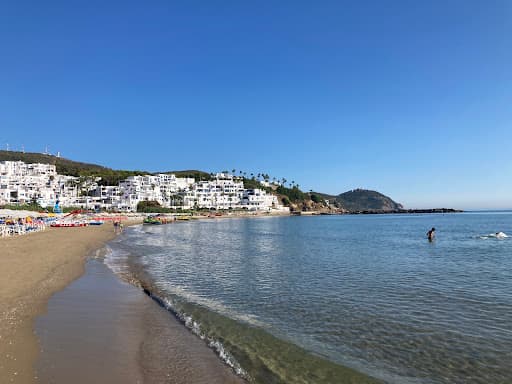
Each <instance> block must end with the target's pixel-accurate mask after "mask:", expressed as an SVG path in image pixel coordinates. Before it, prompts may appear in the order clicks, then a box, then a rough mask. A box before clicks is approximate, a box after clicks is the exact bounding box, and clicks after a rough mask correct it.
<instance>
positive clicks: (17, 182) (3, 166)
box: [0, 161, 78, 206]
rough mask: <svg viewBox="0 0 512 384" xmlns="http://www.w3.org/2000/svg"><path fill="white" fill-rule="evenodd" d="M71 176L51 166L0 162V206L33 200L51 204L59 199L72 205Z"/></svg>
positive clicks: (73, 186)
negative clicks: (60, 172)
mask: <svg viewBox="0 0 512 384" xmlns="http://www.w3.org/2000/svg"><path fill="white" fill-rule="evenodd" d="M75 180H76V178H75V177H72V176H64V175H59V174H57V170H56V167H55V165H51V164H39V163H35V164H26V163H24V162H22V161H3V162H0V204H27V203H30V202H32V201H37V202H38V203H39V204H41V205H42V206H45V205H53V204H55V201H56V200H57V199H59V200H60V201H61V202H62V203H63V204H67V203H72V202H73V200H74V199H75V198H76V197H77V196H78V188H77V184H76V183H75V182H74V181H75Z"/></svg>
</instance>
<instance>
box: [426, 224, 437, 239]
mask: <svg viewBox="0 0 512 384" xmlns="http://www.w3.org/2000/svg"><path fill="white" fill-rule="evenodd" d="M435 236H436V229H435V228H434V227H432V229H431V230H430V231H428V232H427V238H428V241H432V240H434V238H435Z"/></svg>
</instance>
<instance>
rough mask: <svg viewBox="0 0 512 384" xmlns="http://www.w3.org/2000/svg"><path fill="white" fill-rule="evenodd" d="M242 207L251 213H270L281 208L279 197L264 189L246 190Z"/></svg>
mask: <svg viewBox="0 0 512 384" xmlns="http://www.w3.org/2000/svg"><path fill="white" fill-rule="evenodd" d="M242 207H244V208H247V209H248V210H250V211H270V210H272V209H278V208H279V202H278V201H277V197H276V196H274V195H272V194H268V193H267V192H266V191H264V190H263V189H259V188H255V189H246V190H244V194H243V198H242Z"/></svg>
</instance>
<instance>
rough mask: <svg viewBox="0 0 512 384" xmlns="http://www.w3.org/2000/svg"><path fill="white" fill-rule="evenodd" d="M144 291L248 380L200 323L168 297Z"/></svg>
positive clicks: (238, 365) (235, 361)
mask: <svg viewBox="0 0 512 384" xmlns="http://www.w3.org/2000/svg"><path fill="white" fill-rule="evenodd" d="M144 292H145V293H146V294H147V295H148V296H150V297H151V298H152V299H153V300H155V301H156V302H157V303H159V304H160V305H161V306H162V307H164V308H165V309H167V310H168V311H169V312H171V313H172V314H173V315H174V316H175V317H176V318H177V319H178V320H180V321H181V322H182V323H183V324H184V325H185V327H186V328H187V329H189V330H190V331H191V332H192V333H193V334H194V335H196V336H198V337H199V338H200V339H201V340H204V341H205V343H206V344H207V345H208V347H210V348H211V349H213V350H214V351H215V352H216V353H217V355H218V356H219V357H220V359H221V360H222V361H223V362H224V363H225V364H226V365H228V366H229V367H230V368H231V369H232V370H233V371H234V372H235V373H236V374H237V375H238V376H240V377H242V378H244V379H247V380H250V376H249V374H248V373H247V372H246V371H245V370H244V369H243V368H242V367H241V365H240V364H239V363H238V361H237V360H236V359H235V358H234V357H233V355H231V354H230V353H229V352H228V351H227V350H226V349H225V348H224V346H223V345H222V343H221V342H220V341H219V340H216V339H214V338H211V337H209V336H208V335H207V334H206V332H204V331H203V330H202V328H201V324H200V323H199V322H197V321H196V320H194V318H193V317H192V316H191V315H188V314H186V313H182V312H180V311H179V310H177V309H176V305H175V303H174V302H173V300H172V299H170V298H164V299H162V298H161V297H159V296H156V295H154V294H153V293H152V292H151V291H149V290H148V289H146V288H144Z"/></svg>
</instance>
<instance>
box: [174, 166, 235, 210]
mask: <svg viewBox="0 0 512 384" xmlns="http://www.w3.org/2000/svg"><path fill="white" fill-rule="evenodd" d="M243 193H244V183H243V182H242V181H241V180H240V179H238V178H236V177H234V176H232V175H229V174H226V173H217V174H216V175H215V177H214V178H213V179H212V180H209V181H200V182H198V183H195V184H194V185H193V186H192V188H190V190H189V191H186V193H184V194H183V206H184V207H186V208H194V207H196V208H207V209H235V208H241V201H242V196H243Z"/></svg>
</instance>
